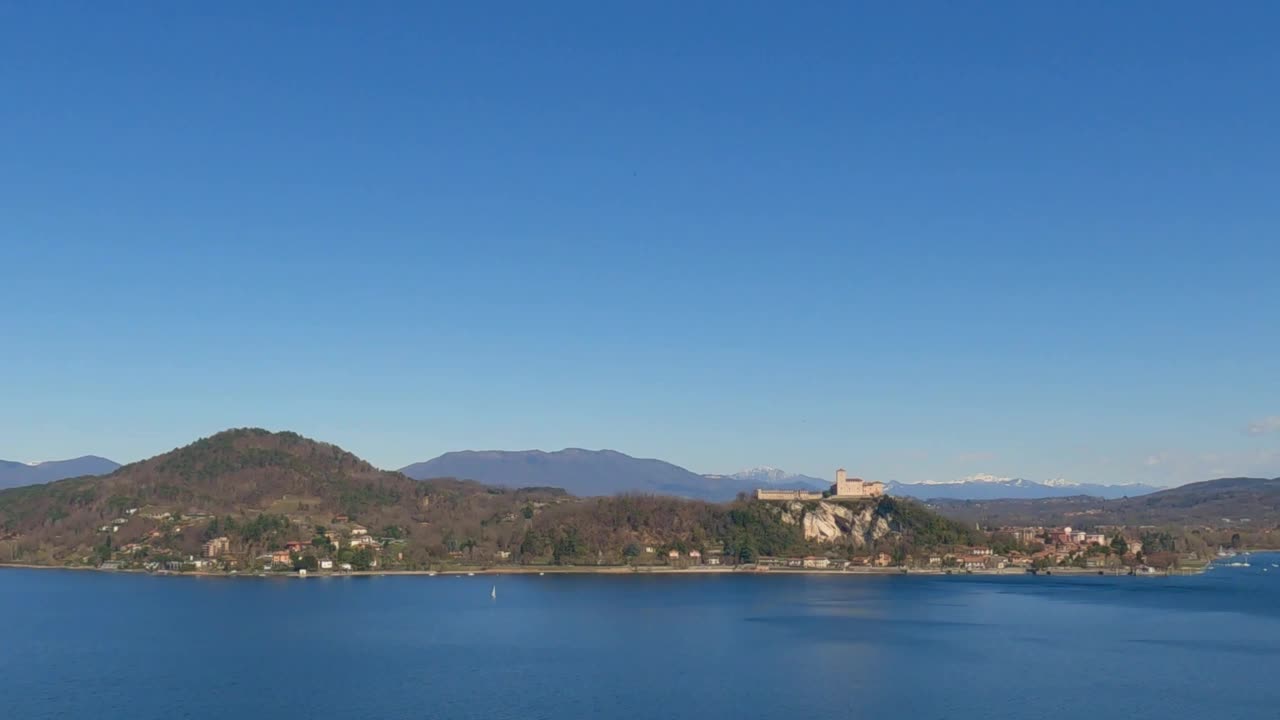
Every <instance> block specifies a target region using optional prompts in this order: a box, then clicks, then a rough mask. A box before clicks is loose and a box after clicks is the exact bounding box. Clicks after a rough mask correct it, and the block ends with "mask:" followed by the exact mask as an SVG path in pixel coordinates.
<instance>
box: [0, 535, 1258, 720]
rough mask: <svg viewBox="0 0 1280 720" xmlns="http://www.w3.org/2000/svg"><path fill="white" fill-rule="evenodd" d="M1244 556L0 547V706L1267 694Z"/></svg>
mask: <svg viewBox="0 0 1280 720" xmlns="http://www.w3.org/2000/svg"><path fill="white" fill-rule="evenodd" d="M1250 559H1251V561H1252V567H1250V568H1227V567H1216V568H1214V569H1213V570H1212V571H1210V572H1208V573H1206V574H1204V575H1201V576H1194V577H1178V578H1129V577H1119V578H1117V577H1107V578H1100V577H1079V578H1066V577H1030V576H1027V577H1022V576H1016V577H1015V576H1005V577H983V576H950V577H947V576H942V577H937V576H935V577H923V576H921V577H896V576H873V577H866V576H852V577H851V576H841V575H831V576H815V575H804V576H801V575H781V574H775V575H772V576H737V575H687V576H678V575H676V576H672V575H666V576H634V577H628V576H623V577H614V576H590V575H580V576H546V577H538V576H506V577H498V578H496V579H495V578H492V577H480V576H477V577H446V576H438V577H357V578H352V577H348V578H310V579H306V580H298V579H251V578H244V579H234V578H191V577H148V576H143V575H128V574H109V573H93V572H71V571H53V570H16V569H5V570H0V617H3V622H4V629H3V635H2V636H0V702H2V703H3V705H2V707H3V713H0V714H3V715H4V716H5V717H11V718H23V719H24V720H29V719H31V718H94V719H95V720H112V719H115V718H130V719H133V718H169V719H172V718H210V719H214V718H216V719H218V720H226V719H227V718H237V717H244V718H256V717H271V718H281V719H285V720H291V719H294V718H297V719H298V720H314V719H316V718H328V717H344V718H384V719H385V718H459V719H466V720H470V719H472V718H474V719H476V720H480V719H482V718H483V719H486V720H489V719H494V718H499V719H501V718H512V719H515V718H520V719H521V720H532V719H537V718H548V719H550V718H557V719H559V718H568V719H577V718H653V719H654V720H659V719H661V720H670V719H672V718H677V719H679V718H698V719H700V720H701V719H705V718H817V717H830V718H842V719H843V718H854V719H857V718H868V719H871V718H876V719H880V718H886V717H901V718H910V719H912V720H924V719H930V718H938V719H944V718H945V719H947V720H955V719H963V718H975V719H978V718H981V719H983V720H1004V719H1006V718H1010V719H1011V718H1027V717H1033V716H1045V717H1052V718H1061V719H1063V720H1068V719H1069V718H1072V717H1079V718H1088V719H1089V720H1109V719H1111V718H1115V719H1120V718H1124V719H1125V720H1135V719H1142V718H1161V719H1164V720H1168V719H1176V718H1196V719H1199V718H1207V717H1218V718H1255V717H1275V716H1276V714H1277V710H1278V709H1280V683H1276V682H1275V681H1274V671H1273V669H1272V668H1273V666H1274V663H1275V662H1276V661H1277V660H1278V659H1280V568H1273V567H1271V564H1272V563H1273V562H1277V563H1280V556H1261V555H1254V556H1252V558H1250ZM495 584H496V585H497V592H498V596H497V598H496V599H493V598H490V596H489V594H490V589H491V587H492V586H493V585H495Z"/></svg>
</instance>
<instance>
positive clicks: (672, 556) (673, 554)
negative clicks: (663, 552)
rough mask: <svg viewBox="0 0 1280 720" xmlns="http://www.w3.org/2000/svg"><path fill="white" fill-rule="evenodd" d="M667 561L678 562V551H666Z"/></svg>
mask: <svg viewBox="0 0 1280 720" xmlns="http://www.w3.org/2000/svg"><path fill="white" fill-rule="evenodd" d="M667 559H668V560H671V561H672V562H674V561H676V560H679V559H680V551H679V550H671V551H668V552H667Z"/></svg>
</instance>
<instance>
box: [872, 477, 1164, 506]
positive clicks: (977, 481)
mask: <svg viewBox="0 0 1280 720" xmlns="http://www.w3.org/2000/svg"><path fill="white" fill-rule="evenodd" d="M1162 489H1163V488H1159V487H1156V486H1154V485H1143V484H1140V483H1132V484H1125V485H1100V484H1096V483H1076V482H1071V481H1069V480H1063V479H1061V478H1055V479H1051V480H1045V481H1043V482H1036V481H1034V480H1027V479H1025V478H1011V477H999V476H997V475H988V474H980V475H970V476H968V477H965V478H962V479H960V480H954V481H941V482H939V481H933V482H927V481H926V482H921V483H900V482H890V483H888V484H887V485H886V486H885V491H886V492H888V493H889V494H890V495H905V496H907V497H913V498H918V499H921V500H935V499H937V500H997V499H1021V500H1036V499H1041V498H1055V497H1072V496H1076V495H1088V496H1090V497H1096V498H1106V499H1115V498H1123V497H1137V496H1139V495H1146V494H1148V493H1153V492H1156V491H1157V490H1162Z"/></svg>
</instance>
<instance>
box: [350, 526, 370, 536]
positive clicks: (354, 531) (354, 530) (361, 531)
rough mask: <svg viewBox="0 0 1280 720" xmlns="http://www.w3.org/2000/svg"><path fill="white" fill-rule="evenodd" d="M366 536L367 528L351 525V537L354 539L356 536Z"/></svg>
mask: <svg viewBox="0 0 1280 720" xmlns="http://www.w3.org/2000/svg"><path fill="white" fill-rule="evenodd" d="M368 534H369V528H367V527H365V526H363V525H352V526H351V535H352V536H353V537H354V536H357V535H368Z"/></svg>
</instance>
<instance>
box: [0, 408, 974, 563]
mask: <svg viewBox="0 0 1280 720" xmlns="http://www.w3.org/2000/svg"><path fill="white" fill-rule="evenodd" d="M822 505H823V504H812V506H811V507H810V506H804V507H793V508H784V507H782V506H780V505H778V504H766V503H760V502H757V501H755V500H752V499H749V498H746V497H740V498H739V499H738V500H736V501H734V502H731V503H727V504H712V503H709V502H702V501H696V500H682V499H676V498H670V497H661V496H651V495H621V496H613V497H600V498H585V499H584V498H576V497H572V496H570V495H568V494H567V493H565V492H564V491H563V490H559V489H557V488H552V487H539V488H525V489H516V490H511V489H504V488H496V487H489V486H485V485H481V484H478V483H475V482H470V481H459V480H455V479H450V478H439V479H428V480H413V479H411V478H409V477H407V476H405V475H403V474H401V473H398V472H387V471H383V470H379V469H377V468H375V467H373V466H372V465H370V464H369V463H367V462H365V461H363V460H361V459H360V458H358V457H356V456H355V455H352V454H351V453H348V452H346V451H344V450H342V449H341V448H338V447H336V446H334V445H329V444H326V443H321V442H316V441H313V440H309V439H307V438H304V437H302V436H300V435H297V434H295V433H290V432H274V433H273V432H268V431H266V430H261V429H239V430H229V431H226V432H222V433H218V434H216V435H214V436H211V437H208V438H204V439H201V440H198V441H196V442H194V443H192V444H190V445H187V446H185V447H182V448H178V449H176V450H174V451H172V452H169V453H165V454H163V455H160V456H157V457H154V458H151V459H148V460H145V461H142V462H138V463H134V464H132V465H128V466H125V467H122V468H120V469H119V470H117V471H115V472H114V473H112V474H111V475H108V476H103V477H87V478H75V479H70V480H63V481H58V482H54V483H50V484H48V485H43V486H32V487H24V488H17V489H13V490H7V491H3V492H0V561H10V562H12V561H18V562H32V563H44V564H95V563H101V562H104V561H107V560H111V561H115V562H123V563H126V564H129V563H135V564H148V563H152V564H155V563H166V562H170V563H171V562H177V561H180V560H183V559H186V558H189V557H192V556H196V557H198V556H200V555H201V554H202V549H203V547H204V543H207V542H209V541H212V540H215V539H218V538H224V537H225V538H226V547H225V549H223V548H219V549H218V550H217V552H216V554H217V556H218V557H217V558H216V566H217V567H231V566H235V567H240V568H247V567H250V566H255V567H256V565H257V564H259V563H262V564H267V563H270V564H273V565H280V564H285V565H292V566H298V567H314V563H318V562H319V561H320V560H324V559H331V560H336V561H338V562H351V564H352V566H353V567H357V568H359V567H361V566H365V567H368V566H375V565H376V566H377V567H382V568H388V569H395V568H403V569H416V568H424V567H428V566H437V565H439V564H442V563H466V564H488V563H498V562H512V563H514V562H519V563H527V564H540V563H559V564H624V563H632V564H643V563H659V562H666V554H667V553H668V552H669V551H671V550H675V551H677V552H679V553H680V554H681V555H682V556H687V554H688V553H689V552H690V551H692V550H698V551H699V552H701V553H703V554H707V555H715V556H717V557H723V558H725V559H726V561H727V562H734V561H748V562H749V561H751V560H754V559H755V558H756V557H758V556H763V555H803V554H810V553H826V554H831V555H834V556H850V555H854V554H859V553H861V554H870V553H872V552H890V551H892V552H894V553H895V554H897V555H902V554H904V553H907V552H910V551H913V550H915V549H917V548H924V547H931V546H935V545H941V544H958V543H965V542H971V541H972V540H973V537H972V536H971V533H969V532H968V531H967V530H965V528H964V527H963V526H961V525H959V524H957V523H955V522H952V521H949V520H946V519H944V518H941V517H939V516H937V515H936V514H934V513H932V512H930V511H929V510H927V509H925V508H924V507H923V506H921V505H919V504H918V503H914V502H910V501H906V500H899V499H893V498H884V499H881V500H879V501H872V502H871V503H870V504H866V505H865V506H864V507H861V508H860V509H859V510H858V511H859V512H861V513H862V516H860V517H862V518H863V520H859V521H858V522H862V523H863V524H862V525H858V526H857V527H855V524H856V523H855V524H850V523H849V522H846V521H843V520H842V521H841V522H843V523H844V525H843V526H842V528H843V529H841V528H836V529H832V528H835V526H834V525H830V523H829V522H828V525H830V527H828V528H827V530H826V531H825V533H826V534H815V533H814V532H812V531H811V530H812V527H813V526H814V524H815V522H817V520H815V518H817V517H818V516H819V515H821V516H822V517H824V518H827V516H829V515H830V512H831V509H830V506H828V507H826V508H824V507H822ZM839 512H840V513H844V514H846V515H849V516H850V517H852V515H851V514H850V513H851V512H852V511H847V510H844V509H841V510H839ZM824 513H825V515H824ZM809 515H813V516H814V517H809ZM828 520H829V518H828ZM864 521H866V522H864ZM871 521H874V523H875V526H876V528H877V530H876V532H875V533H873V534H871V533H869V531H866V526H867V522H871ZM366 535H367V537H363V536H366ZM219 542H221V541H219ZM286 550H287V551H288V553H289V554H288V555H281V554H280V553H282V552H285V551H286Z"/></svg>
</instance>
